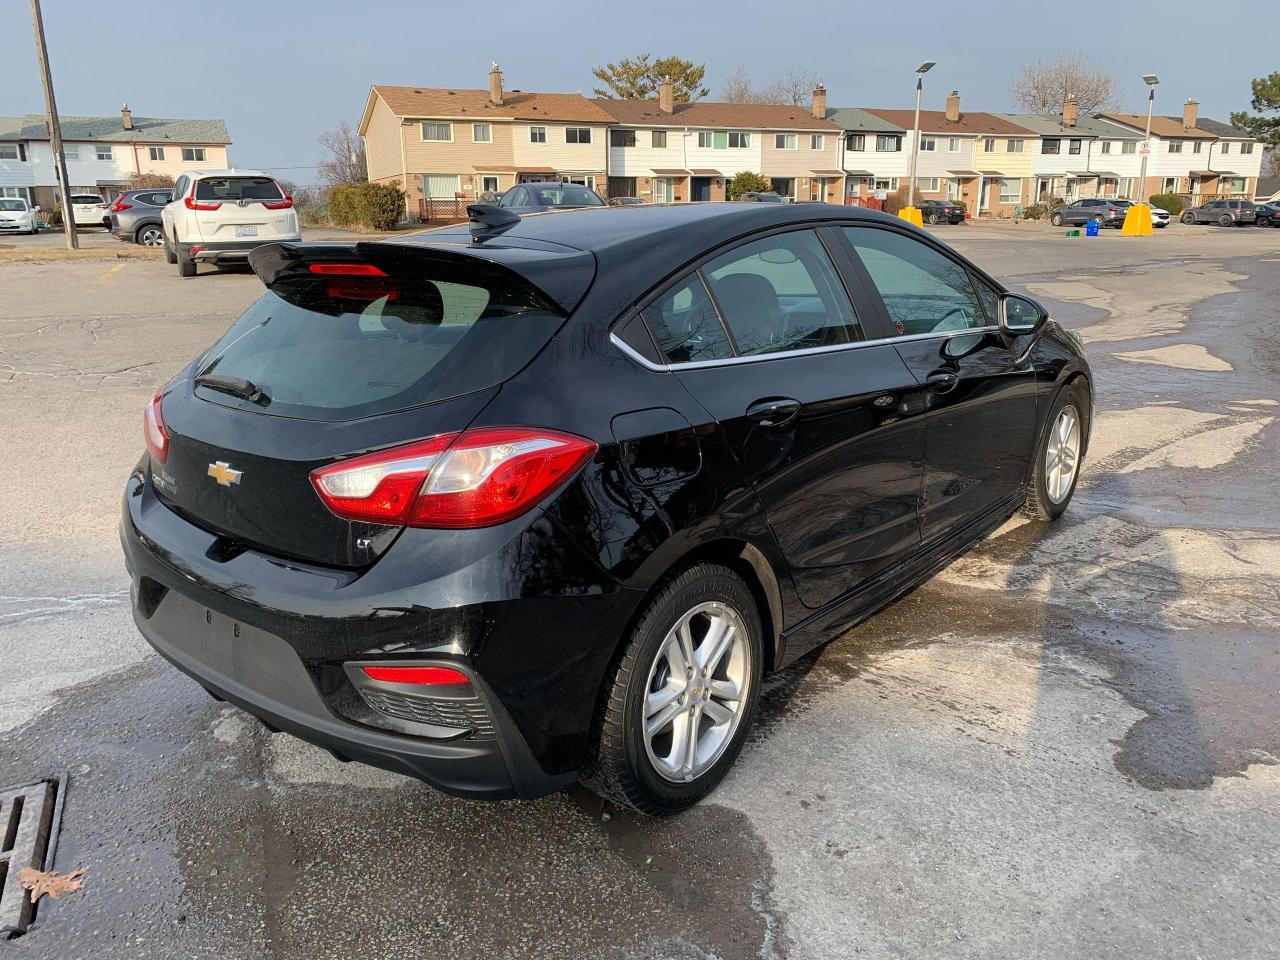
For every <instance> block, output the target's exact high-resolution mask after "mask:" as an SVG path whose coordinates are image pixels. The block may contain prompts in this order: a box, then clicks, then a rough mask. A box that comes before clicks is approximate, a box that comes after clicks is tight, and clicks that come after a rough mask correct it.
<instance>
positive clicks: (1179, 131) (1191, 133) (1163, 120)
mask: <svg viewBox="0 0 1280 960" xmlns="http://www.w3.org/2000/svg"><path fill="white" fill-rule="evenodd" d="M1098 116H1099V117H1100V118H1101V119H1103V120H1110V121H1112V122H1113V123H1122V124H1124V125H1125V126H1126V127H1132V128H1133V129H1135V130H1139V131H1145V130H1146V129H1147V117H1146V115H1145V114H1143V115H1141V116H1139V115H1138V114H1136V113H1100V114H1098ZM1151 132H1152V133H1153V134H1155V135H1156V136H1157V137H1163V138H1164V139H1166V140H1168V139H1174V140H1213V139H1214V138H1215V137H1216V136H1217V134H1213V133H1209V132H1207V131H1205V130H1200V129H1197V128H1196V127H1184V126H1183V125H1182V118H1181V117H1161V116H1154V117H1152V118H1151Z"/></svg>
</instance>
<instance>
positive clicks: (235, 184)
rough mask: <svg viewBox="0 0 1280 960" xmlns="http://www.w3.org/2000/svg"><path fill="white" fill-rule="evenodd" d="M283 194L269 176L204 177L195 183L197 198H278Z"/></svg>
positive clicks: (229, 199) (232, 199)
mask: <svg viewBox="0 0 1280 960" xmlns="http://www.w3.org/2000/svg"><path fill="white" fill-rule="evenodd" d="M283 197H284V194H283V193H281V192H280V186H279V185H278V184H277V183H276V182H275V181H274V180H272V179H271V178H270V177H206V178H205V179H203V180H200V181H197V183H196V199H197V200H227V201H235V200H280V199H282V198H283Z"/></svg>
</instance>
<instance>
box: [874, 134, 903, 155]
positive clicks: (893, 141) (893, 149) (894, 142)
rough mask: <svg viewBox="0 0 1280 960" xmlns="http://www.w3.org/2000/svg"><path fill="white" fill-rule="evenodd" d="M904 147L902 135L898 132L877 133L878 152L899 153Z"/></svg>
mask: <svg viewBox="0 0 1280 960" xmlns="http://www.w3.org/2000/svg"><path fill="white" fill-rule="evenodd" d="M901 149H902V137H900V136H898V135H897V134H896V133H880V134H877V135H876V152H878V153H897V152H898V151H900V150H901Z"/></svg>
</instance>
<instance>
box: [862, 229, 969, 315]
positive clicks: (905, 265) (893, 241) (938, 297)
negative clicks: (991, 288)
mask: <svg viewBox="0 0 1280 960" xmlns="http://www.w3.org/2000/svg"><path fill="white" fill-rule="evenodd" d="M844 232H845V235H846V236H847V237H848V238H849V242H850V243H852V244H853V246H854V249H855V250H856V251H857V253H858V256H859V257H861V259H862V262H863V264H864V265H865V266H866V268H867V272H868V273H869V274H871V280H872V282H873V283H874V284H875V286H876V289H877V290H878V291H879V292H880V296H881V297H882V298H883V299H884V305H885V309H886V310H887V311H888V313H889V320H890V322H891V323H892V324H893V325H894V329H895V331H896V332H897V334H898V335H900V336H911V335H913V334H922V333H945V332H947V331H950V330H968V329H972V328H973V327H980V326H983V325H984V321H983V319H982V311H981V309H980V308H979V307H978V300H977V297H976V295H975V294H974V292H973V285H972V284H971V283H970V281H969V272H968V271H967V270H966V269H965V268H964V267H963V266H961V265H960V264H959V263H957V262H956V261H954V260H952V259H951V258H950V257H946V256H943V255H942V254H941V253H939V252H938V251H937V250H935V249H933V248H932V247H930V246H927V245H925V244H924V243H922V242H920V241H919V240H916V239H914V238H912V237H908V236H906V235H905V234H901V233H897V232H895V231H892V230H877V229H873V228H870V227H845V228H844Z"/></svg>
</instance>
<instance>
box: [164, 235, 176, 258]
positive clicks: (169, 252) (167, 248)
mask: <svg viewBox="0 0 1280 960" xmlns="http://www.w3.org/2000/svg"><path fill="white" fill-rule="evenodd" d="M164 262H165V263H170V264H172V263H177V262H178V255H177V253H175V252H174V249H173V246H172V245H171V244H170V243H169V237H168V235H166V236H165V238H164Z"/></svg>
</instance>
